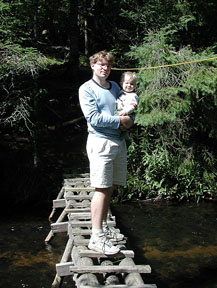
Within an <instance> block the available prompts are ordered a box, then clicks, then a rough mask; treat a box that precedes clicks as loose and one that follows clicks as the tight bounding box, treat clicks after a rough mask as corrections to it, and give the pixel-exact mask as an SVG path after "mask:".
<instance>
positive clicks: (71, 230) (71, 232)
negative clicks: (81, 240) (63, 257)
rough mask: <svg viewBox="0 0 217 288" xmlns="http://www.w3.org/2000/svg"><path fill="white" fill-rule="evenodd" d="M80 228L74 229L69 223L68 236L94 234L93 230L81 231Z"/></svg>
mask: <svg viewBox="0 0 217 288" xmlns="http://www.w3.org/2000/svg"><path fill="white" fill-rule="evenodd" d="M79 228H80V227H77V228H72V226H71V225H70V223H68V234H69V235H70V236H72V235H90V234H92V230H91V229H84V228H83V229H79Z"/></svg>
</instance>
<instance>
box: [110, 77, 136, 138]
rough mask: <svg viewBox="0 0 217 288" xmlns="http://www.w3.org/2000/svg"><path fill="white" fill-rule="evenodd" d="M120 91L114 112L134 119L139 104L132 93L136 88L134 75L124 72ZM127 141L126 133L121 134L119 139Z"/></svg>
mask: <svg viewBox="0 0 217 288" xmlns="http://www.w3.org/2000/svg"><path fill="white" fill-rule="evenodd" d="M120 84H121V87H122V90H121V92H120V96H119V98H118V99H117V103H116V108H117V109H116V110H117V114H118V115H119V116H126V115H130V116H132V117H133V118H134V112H135V110H136V107H137V105H138V102H139V97H138V95H137V94H136V93H135V92H134V89H135V86H136V74H135V73H133V72H125V73H123V74H122V76H121V81H120ZM124 138H126V139H127V140H128V139H129V137H128V133H127V131H124V132H122V133H121V139H124Z"/></svg>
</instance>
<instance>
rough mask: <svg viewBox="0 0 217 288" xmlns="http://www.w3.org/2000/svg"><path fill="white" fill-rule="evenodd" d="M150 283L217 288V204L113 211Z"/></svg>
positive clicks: (146, 206)
mask: <svg viewBox="0 0 217 288" xmlns="http://www.w3.org/2000/svg"><path fill="white" fill-rule="evenodd" d="M114 212H115V213H116V216H117V223H119V227H120V228H121V229H122V230H123V231H124V233H125V235H126V236H128V238H129V245H130V248H132V249H133V250H134V251H135V254H136V258H135V262H136V263H137V264H150V265H151V268H152V273H151V275H148V276H147V275H146V276H145V278H144V279H145V281H146V283H155V284H157V287H158V288H167V287H168V288H181V287H182V288H183V287H184V288H194V287H195V288H196V287H197V288H214V287H217V274H216V269H217V230H216V226H217V203H200V204H199V205H196V204H189V203H187V204H173V205H172V204H170V205H168V204H165V203H157V204H138V203H131V204H124V205H118V206H114Z"/></svg>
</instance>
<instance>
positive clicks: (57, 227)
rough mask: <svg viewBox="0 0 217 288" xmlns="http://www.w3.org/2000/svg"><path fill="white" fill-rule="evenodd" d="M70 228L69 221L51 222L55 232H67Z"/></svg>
mask: <svg viewBox="0 0 217 288" xmlns="http://www.w3.org/2000/svg"><path fill="white" fill-rule="evenodd" d="M67 229H68V222H62V223H52V224H51V230H52V231H53V232H54V233H57V232H67Z"/></svg>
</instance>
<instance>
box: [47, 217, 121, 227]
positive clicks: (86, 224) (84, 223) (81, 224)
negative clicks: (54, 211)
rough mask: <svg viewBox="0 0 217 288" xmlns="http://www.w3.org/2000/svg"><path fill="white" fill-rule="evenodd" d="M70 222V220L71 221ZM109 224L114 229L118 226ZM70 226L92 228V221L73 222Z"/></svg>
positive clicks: (112, 223)
mask: <svg viewBox="0 0 217 288" xmlns="http://www.w3.org/2000/svg"><path fill="white" fill-rule="evenodd" d="M69 221H70V219H69ZM107 223H108V225H109V226H111V227H114V226H115V225H116V223H115V221H109V222H107ZM54 224H55V223H54ZM54 224H51V225H54ZM70 224H71V226H72V227H92V222H91V220H89V221H79V220H78V221H76V220H72V221H70Z"/></svg>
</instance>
